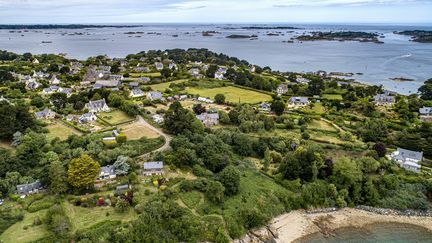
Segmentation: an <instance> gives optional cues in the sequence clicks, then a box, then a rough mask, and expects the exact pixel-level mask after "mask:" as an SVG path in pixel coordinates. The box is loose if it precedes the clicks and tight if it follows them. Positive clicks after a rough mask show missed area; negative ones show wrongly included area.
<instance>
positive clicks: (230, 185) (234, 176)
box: [218, 166, 240, 196]
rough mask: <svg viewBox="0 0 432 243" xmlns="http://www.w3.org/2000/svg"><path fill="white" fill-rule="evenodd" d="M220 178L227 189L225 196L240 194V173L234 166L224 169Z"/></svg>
mask: <svg viewBox="0 0 432 243" xmlns="http://www.w3.org/2000/svg"><path fill="white" fill-rule="evenodd" d="M218 177H219V181H220V182H221V183H222V185H223V186H224V187H225V195H227V196H232V195H235V194H237V193H238V192H239V188H240V172H239V171H238V170H237V169H236V168H235V167H234V166H228V167H226V168H225V169H223V170H222V171H221V172H220V173H219V176H218Z"/></svg>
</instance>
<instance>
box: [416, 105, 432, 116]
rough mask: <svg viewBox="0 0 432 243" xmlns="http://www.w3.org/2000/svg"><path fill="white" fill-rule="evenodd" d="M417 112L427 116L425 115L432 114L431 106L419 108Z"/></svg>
mask: <svg viewBox="0 0 432 243" xmlns="http://www.w3.org/2000/svg"><path fill="white" fill-rule="evenodd" d="M419 113H420V115H423V116H427V115H429V116H432V107H423V108H420V110H419Z"/></svg>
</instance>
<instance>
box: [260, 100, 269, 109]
mask: <svg viewBox="0 0 432 243" xmlns="http://www.w3.org/2000/svg"><path fill="white" fill-rule="evenodd" d="M259 107H260V110H262V111H270V109H271V105H270V104H269V103H265V102H263V103H261V104H260V105H259Z"/></svg>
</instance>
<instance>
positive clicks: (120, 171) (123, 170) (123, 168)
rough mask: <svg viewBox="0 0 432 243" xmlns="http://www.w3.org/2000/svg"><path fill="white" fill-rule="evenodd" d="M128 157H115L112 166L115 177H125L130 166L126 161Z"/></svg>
mask: <svg viewBox="0 0 432 243" xmlns="http://www.w3.org/2000/svg"><path fill="white" fill-rule="evenodd" d="M129 160H130V158H129V157H126V156H123V155H120V156H119V157H117V160H116V162H115V163H114V164H113V166H114V169H115V173H116V175H127V174H128V172H129V168H130V165H129V163H128V161H129Z"/></svg>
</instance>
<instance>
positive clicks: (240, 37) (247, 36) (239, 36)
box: [226, 35, 257, 39]
mask: <svg viewBox="0 0 432 243" xmlns="http://www.w3.org/2000/svg"><path fill="white" fill-rule="evenodd" d="M253 37H257V36H251V35H228V36H227V37H226V38H228V39H250V38H253Z"/></svg>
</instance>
